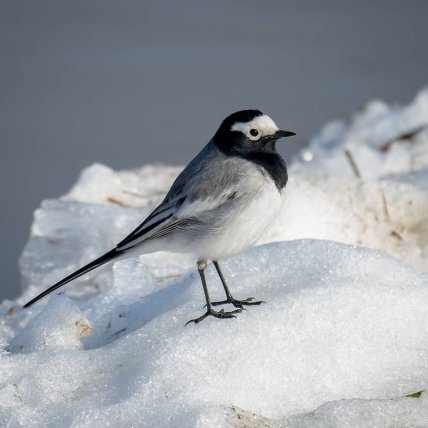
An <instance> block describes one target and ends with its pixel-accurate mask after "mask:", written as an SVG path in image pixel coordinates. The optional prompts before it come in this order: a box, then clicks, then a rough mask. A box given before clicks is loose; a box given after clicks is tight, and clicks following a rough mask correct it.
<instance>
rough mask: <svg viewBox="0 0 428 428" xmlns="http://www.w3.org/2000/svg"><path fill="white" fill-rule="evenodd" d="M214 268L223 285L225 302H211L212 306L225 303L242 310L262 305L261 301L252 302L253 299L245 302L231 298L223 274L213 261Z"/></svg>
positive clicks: (217, 264) (250, 298)
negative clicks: (245, 306)
mask: <svg viewBox="0 0 428 428" xmlns="http://www.w3.org/2000/svg"><path fill="white" fill-rule="evenodd" d="M213 263H214V266H215V268H216V270H217V273H218V276H219V277H220V281H221V283H222V284H223V288H224V292H225V293H226V300H222V301H221V302H212V303H211V304H212V305H213V306H217V305H225V304H227V303H232V305H233V306H235V308H239V309H244V305H260V304H261V303H264V302H263V301H262V300H254V297H249V298H248V299H245V300H237V299H235V298H234V297H233V296H232V293H231V292H230V290H229V287H228V286H227V282H226V279H225V278H224V276H223V272H222V271H221V269H220V265H219V263H218V262H217V261H215V260H213Z"/></svg>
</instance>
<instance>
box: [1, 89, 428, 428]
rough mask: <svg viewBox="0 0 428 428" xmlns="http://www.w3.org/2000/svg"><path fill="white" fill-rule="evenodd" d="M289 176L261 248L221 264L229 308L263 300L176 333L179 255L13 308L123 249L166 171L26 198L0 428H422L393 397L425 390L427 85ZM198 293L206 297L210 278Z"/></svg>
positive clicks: (122, 266) (154, 257)
mask: <svg viewBox="0 0 428 428" xmlns="http://www.w3.org/2000/svg"><path fill="white" fill-rule="evenodd" d="M289 169H290V181H289V184H288V186H287V190H286V192H285V194H284V207H283V210H282V211H281V213H280V215H279V216H278V219H277V221H276V222H275V223H274V224H273V225H272V227H271V229H270V231H269V232H268V233H267V234H266V235H265V236H264V237H263V240H261V241H260V242H259V244H266V245H259V246H258V247H255V248H253V249H251V250H249V251H248V252H246V253H244V254H242V255H240V256H238V257H234V258H232V259H229V260H226V261H224V265H223V268H224V272H225V274H226V275H227V278H228V280H229V283H230V286H231V289H232V291H233V293H234V294H235V295H236V296H237V297H239V298H241V297H242V298H246V297H250V296H254V297H256V298H258V299H261V300H264V301H266V302H267V303H266V304H264V305H261V306H258V307H250V308H249V310H247V311H245V312H243V313H241V314H239V315H238V316H237V318H236V319H232V320H218V319H207V320H205V321H204V322H203V323H201V324H199V325H189V326H188V327H186V328H185V327H184V324H185V323H186V321H188V320H189V319H191V318H194V317H197V316H199V315H201V314H202V313H203V307H202V306H203V303H204V301H203V292H202V289H201V286H200V281H199V277H198V275H197V273H196V272H195V261H194V260H192V259H191V258H190V257H189V256H186V255H181V254H170V253H161V252H160V253H155V254H149V255H144V256H141V257H132V258H129V259H127V260H122V261H118V262H116V263H114V264H112V265H111V266H108V267H107V268H106V269H105V270H101V271H99V270H96V271H94V272H92V273H91V274H90V275H86V276H84V277H82V278H80V279H79V280H77V281H75V282H74V283H73V284H70V285H68V286H67V287H66V288H65V289H64V291H65V292H66V295H67V296H68V297H66V296H65V295H59V296H52V297H51V298H50V299H49V300H48V299H45V300H44V301H42V302H40V303H39V304H37V305H35V306H34V307H31V308H30V309H29V310H25V311H23V310H21V305H22V304H24V303H25V302H27V301H28V300H29V299H30V298H32V297H34V296H35V295H36V294H37V293H40V292H41V291H42V290H43V289H45V288H46V287H48V286H50V285H52V283H54V282H56V281H58V280H59V279H61V278H63V277H64V276H65V275H67V274H69V273H71V272H72V271H74V270H75V269H77V268H78V267H80V266H82V265H83V264H85V263H87V262H89V261H90V260H92V259H94V258H95V257H97V256H99V255H100V254H102V253H104V252H105V251H107V250H109V249H110V248H112V247H113V246H114V245H115V244H116V243H117V242H119V241H120V240H121V239H123V237H124V236H125V235H126V234H127V233H128V232H129V231H130V230H132V229H134V228H135V227H136V226H137V225H138V224H139V223H140V222H141V221H142V220H143V219H144V218H145V217H146V216H147V215H148V214H149V212H150V211H151V210H152V209H153V208H154V206H155V205H156V204H158V203H159V202H160V201H161V200H162V199H163V197H164V195H165V193H166V191H167V190H168V189H169V186H170V185H171V183H172V181H173V180H174V178H175V177H176V175H177V174H178V173H179V172H180V170H181V168H180V167H169V166H164V165H147V166H145V167H143V168H140V169H136V170H132V171H113V170H112V169H111V168H109V167H106V166H103V165H100V164H94V165H92V166H90V167H89V168H87V169H86V170H84V171H83V172H82V174H81V176H80V178H79V180H78V181H77V183H76V184H75V185H74V186H73V188H72V189H71V190H70V192H69V193H68V194H67V195H65V196H64V197H62V198H60V199H57V200H49V201H44V202H42V205H41V207H40V208H39V209H38V210H37V211H36V212H35V218H34V223H33V225H32V230H31V237H30V240H29V242H28V243H27V246H26V248H25V249H24V252H23V254H22V257H21V260H20V268H21V274H22V279H23V285H24V292H23V295H22V296H20V297H19V298H18V299H17V300H16V301H15V302H12V301H5V302H3V303H1V304H0V344H1V345H0V360H1V361H0V425H1V426H10V427H16V426H26V427H27V426H28V427H31V426H37V427H38V426H47V427H57V426H72V427H85V426H90V427H91V428H93V427H105V426H114V427H122V426H147V427H153V426H156V427H163V426H165V427H167V426H186V427H211V426H212V427H223V426H225V427H226V426H238V427H266V426H268V427H269V426H272V427H278V426H284V427H285V426H287V427H305V426H307V427H309V426H310V427H334V426H337V427H346V426H349V427H358V426H380V427H383V426H385V427H389V426H428V411H427V410H426V409H427V402H428V401H427V400H428V398H427V396H426V394H425V393H422V394H417V397H406V395H408V394H411V393H415V392H418V391H423V390H425V389H426V388H427V385H428V368H427V366H426V364H425V362H426V359H427V353H428V329H427V328H426V325H427V321H428V319H427V318H428V278H427V274H426V273H424V272H425V271H427V270H428V90H425V91H422V92H421V93H420V94H419V95H418V96H417V97H416V99H415V101H413V102H412V103H411V104H410V105H409V106H405V107H400V106H393V107H390V106H388V105H386V104H384V103H382V102H380V101H375V102H371V103H370V104H368V106H367V107H366V108H365V109H364V110H363V111H361V112H360V113H358V114H357V115H356V116H355V118H354V119H353V120H352V121H351V123H350V124H346V123H345V122H342V121H335V122H332V123H330V124H327V125H326V127H325V128H324V129H323V130H322V131H321V133H320V134H319V135H318V136H316V137H315V138H314V139H313V140H312V141H311V143H310V144H309V147H308V148H306V149H305V150H304V151H302V153H301V157H300V159H296V160H294V161H293V162H292V163H291V165H290V168H289ZM293 240H295V241H293ZM282 241H288V242H282ZM368 247H369V248H368ZM391 256H392V257H391ZM208 281H209V285H210V290H211V294H212V297H213V299H216V300H218V299H223V293H222V288H221V284H220V283H219V280H218V278H217V277H216V274H215V271H214V269H213V267H212V266H210V267H209V270H208Z"/></svg>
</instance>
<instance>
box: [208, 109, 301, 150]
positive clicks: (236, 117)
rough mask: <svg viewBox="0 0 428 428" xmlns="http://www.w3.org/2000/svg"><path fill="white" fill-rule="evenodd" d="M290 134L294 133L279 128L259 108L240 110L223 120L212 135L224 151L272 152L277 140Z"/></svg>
mask: <svg viewBox="0 0 428 428" xmlns="http://www.w3.org/2000/svg"><path fill="white" fill-rule="evenodd" d="M292 135H296V134H295V133H294V132H290V131H282V130H280V129H279V128H278V127H277V126H276V125H275V122H274V121H273V120H272V119H271V118H270V117H269V116H268V115H266V114H264V113H262V112H261V111H260V110H242V111H238V112H236V113H233V114H231V115H230V116H228V117H226V119H224V120H223V122H222V124H221V125H220V128H219V129H218V130H217V132H216V134H215V135H214V142H215V144H216V145H217V146H218V147H219V148H220V149H221V150H222V151H224V152H226V153H237V154H250V153H257V152H273V151H275V150H276V149H275V143H276V141H277V140H279V139H280V138H283V137H291V136H292Z"/></svg>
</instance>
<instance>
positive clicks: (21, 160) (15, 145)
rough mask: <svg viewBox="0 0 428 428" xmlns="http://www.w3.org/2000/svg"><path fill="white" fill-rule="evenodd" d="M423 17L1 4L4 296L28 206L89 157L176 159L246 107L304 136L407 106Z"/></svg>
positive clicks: (421, 78)
mask: <svg viewBox="0 0 428 428" xmlns="http://www.w3.org/2000/svg"><path fill="white" fill-rule="evenodd" d="M427 22H428V2H427V1H416V0H412V1H405V0H400V1H394V0H388V1H386V0H385V1H368V0H366V1H343V0H342V1H336V0H335V1H332V0H323V1H321V0H319V1H301V0H299V1H297V0H292V1H273V0H269V1H261V0H258V1H253V0H246V1H243V0H241V1H230V0H229V1H226V0H221V1H216V2H214V1H196V0H185V1H168V2H167V1H156V2H143V1H130V0H126V1H124V0H123V1H108V0H103V1H100V0H91V1H90V2H88V1H82V0H77V1H63V0H57V1H46V0H38V1H20V0H10V1H9V0H8V1H3V0H2V1H0V145H1V146H0V147H1V155H0V174H1V176H0V178H1V179H0V201H1V205H0V207H1V208H0V224H1V227H2V245H1V248H2V250H1V262H0V263H1V264H0V267H1V281H0V300H2V299H4V298H12V297H14V296H16V295H17V294H18V293H19V288H20V287H19V275H18V269H17V259H18V256H19V254H20V252H21V250H22V248H23V246H24V244H25V242H26V240H27V238H28V234H29V230H30V225H31V222H32V212H33V211H34V209H35V208H36V207H37V206H38V205H39V203H40V201H41V200H42V199H46V198H55V197H58V196H59V195H61V194H63V193H65V192H66V191H67V189H69V187H70V186H71V184H72V183H73V182H74V181H75V179H76V177H77V175H78V174H79V172H80V171H81V170H82V168H84V167H85V166H87V165H89V164H91V163H92V162H95V161H96V162H102V163H105V164H107V165H110V166H112V167H113V168H116V169H121V168H133V167H138V166H141V165H143V164H145V163H149V162H154V161H162V162H165V163H171V164H184V163H186V162H187V161H188V160H189V159H191V157H192V156H193V155H194V154H195V153H196V152H197V151H198V150H199V149H200V148H201V147H202V145H203V144H205V143H206V142H207V141H208V139H209V138H210V137H211V136H212V134H213V133H214V132H215V130H216V128H217V127H218V125H219V123H220V121H221V120H222V119H223V118H224V117H225V116H226V115H227V114H229V113H232V112H233V111H235V110H240V109H243V108H259V109H261V110H263V111H265V112H266V113H268V114H269V115H270V116H271V117H272V118H273V119H274V120H275V121H276V122H277V124H278V125H280V126H284V127H288V128H289V129H292V130H295V131H296V132H298V135H299V142H300V144H304V142H305V141H307V139H308V138H309V137H311V136H312V135H313V134H314V133H315V132H317V131H318V130H319V128H320V127H321V126H322V125H323V124H324V123H325V122H326V121H328V120H331V119H333V118H346V117H349V116H350V114H351V113H352V112H354V111H355V110H356V109H357V108H359V107H361V106H362V105H363V104H364V103H365V102H366V101H367V100H369V99H372V98H381V99H384V100H386V101H387V102H392V103H395V102H400V103H407V102H409V101H410V100H411V99H412V98H413V96H414V95H415V93H416V91H417V90H419V89H420V88H421V87H422V86H424V85H426V84H428V48H427V42H428V25H427ZM296 148H297V146H296V145H294V146H293V144H292V143H291V142H287V143H286V144H285V145H283V146H282V148H281V152H282V153H283V154H284V155H285V156H286V157H287V158H290V157H291V156H292V155H293V153H296Z"/></svg>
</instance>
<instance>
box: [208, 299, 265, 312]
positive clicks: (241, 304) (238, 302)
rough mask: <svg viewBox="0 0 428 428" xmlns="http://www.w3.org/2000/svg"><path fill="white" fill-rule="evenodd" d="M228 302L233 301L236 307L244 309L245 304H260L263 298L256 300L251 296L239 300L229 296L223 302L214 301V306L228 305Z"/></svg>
mask: <svg viewBox="0 0 428 428" xmlns="http://www.w3.org/2000/svg"><path fill="white" fill-rule="evenodd" d="M228 303H231V304H232V305H233V306H235V308H239V309H241V310H242V309H244V310H245V308H244V305H260V304H262V303H265V302H263V300H254V297H249V298H248V299H245V300H237V299H235V298H234V297H232V296H229V297H228V298H227V299H226V300H222V301H221V302H212V305H213V306H219V305H226V304H228Z"/></svg>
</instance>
